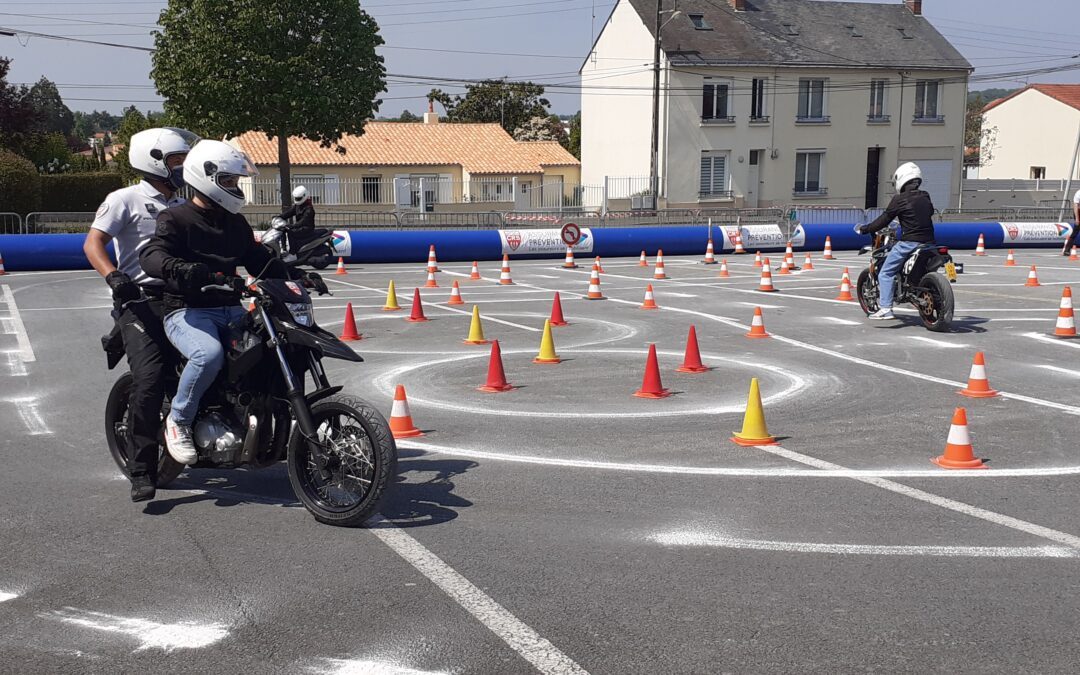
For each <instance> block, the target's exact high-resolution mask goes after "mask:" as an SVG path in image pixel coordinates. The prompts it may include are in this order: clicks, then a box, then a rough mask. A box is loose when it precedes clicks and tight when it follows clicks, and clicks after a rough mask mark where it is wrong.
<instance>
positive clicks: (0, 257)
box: [0, 253, 7, 277]
mask: <svg viewBox="0 0 1080 675" xmlns="http://www.w3.org/2000/svg"><path fill="white" fill-rule="evenodd" d="M5 274H7V270H5V269H4V254H3V253H0V277H2V276H4V275H5Z"/></svg>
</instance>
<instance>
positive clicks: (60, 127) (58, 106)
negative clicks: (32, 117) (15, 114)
mask: <svg viewBox="0 0 1080 675" xmlns="http://www.w3.org/2000/svg"><path fill="white" fill-rule="evenodd" d="M27 97H28V99H29V101H30V105H32V106H34V109H35V110H36V111H37V116H38V128H37V130H38V132H40V133H43V134H53V133H57V134H63V135H64V136H65V137H66V136H70V135H71V132H72V130H73V129H74V128H75V115H74V114H73V113H72V112H71V109H70V108H68V107H67V106H66V105H64V99H63V98H61V97H60V91H59V90H58V89H57V88H56V85H55V84H53V83H52V82H50V81H49V80H47V79H45V78H44V77H42V78H41V79H40V80H38V81H37V83H36V84H35V85H34V86H32V87H30V91H29V92H27Z"/></svg>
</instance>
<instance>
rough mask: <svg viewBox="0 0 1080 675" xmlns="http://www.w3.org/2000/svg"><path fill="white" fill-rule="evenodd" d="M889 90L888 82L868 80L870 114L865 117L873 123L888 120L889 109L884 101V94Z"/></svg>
mask: <svg viewBox="0 0 1080 675" xmlns="http://www.w3.org/2000/svg"><path fill="white" fill-rule="evenodd" d="M888 89H889V81H888V80H870V112H869V113H867V117H868V118H869V119H870V120H873V121H883V120H887V119H889V113H888V110H889V107H888V103H887V102H886V100H885V92H887V91H888Z"/></svg>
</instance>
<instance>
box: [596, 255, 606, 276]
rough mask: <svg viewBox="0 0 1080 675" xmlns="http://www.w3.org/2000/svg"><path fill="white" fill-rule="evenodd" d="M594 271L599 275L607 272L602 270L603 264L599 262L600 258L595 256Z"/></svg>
mask: <svg viewBox="0 0 1080 675" xmlns="http://www.w3.org/2000/svg"><path fill="white" fill-rule="evenodd" d="M596 271H597V272H599V273H600V274H607V270H605V269H604V264H603V263H601V262H600V256H596Z"/></svg>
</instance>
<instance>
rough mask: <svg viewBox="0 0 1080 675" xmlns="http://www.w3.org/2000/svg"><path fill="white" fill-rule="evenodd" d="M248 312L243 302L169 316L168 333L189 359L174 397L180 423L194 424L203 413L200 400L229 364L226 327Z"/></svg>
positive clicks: (174, 405) (166, 332)
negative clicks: (227, 361)
mask: <svg viewBox="0 0 1080 675" xmlns="http://www.w3.org/2000/svg"><path fill="white" fill-rule="evenodd" d="M244 314H245V311H244V308H243V307H240V306H239V305H234V306H232V307H189V308H187V309H179V310H177V311H175V312H173V313H171V314H169V315H168V316H166V317H165V335H166V336H168V338H169V342H171V343H173V346H174V347H176V349H177V350H179V351H180V353H181V354H183V355H184V357H185V358H187V365H185V366H184V372H183V373H181V374H180V384H179V386H178V387H177V388H176V396H174V397H173V400H172V418H173V421H174V422H176V423H177V424H181V425H184V426H191V424H192V423H193V422H194V421H195V415H196V413H198V412H199V401H200V400H201V399H202V396H203V394H205V393H206V390H207V389H209V388H210V385H211V384H213V383H214V378H215V377H217V374H218V373H219V372H220V371H221V368H222V366H224V365H225V347H224V346H223V345H222V340H223V339H224V338H225V337H226V333H227V330H226V326H228V325H229V323H230V322H232V321H238V320H239V319H241V318H243V316H244Z"/></svg>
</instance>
